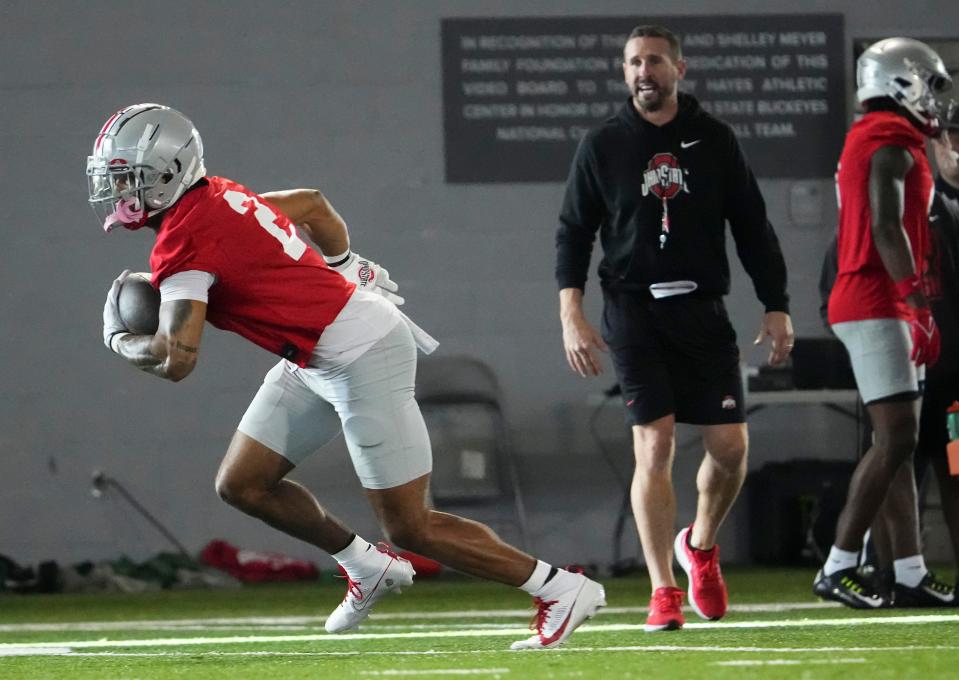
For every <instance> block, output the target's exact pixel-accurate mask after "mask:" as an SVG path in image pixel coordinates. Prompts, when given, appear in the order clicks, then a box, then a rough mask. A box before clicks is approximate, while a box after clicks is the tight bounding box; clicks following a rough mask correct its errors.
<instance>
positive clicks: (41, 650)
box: [0, 645, 959, 658]
mask: <svg viewBox="0 0 959 680" xmlns="http://www.w3.org/2000/svg"><path fill="white" fill-rule="evenodd" d="M504 651H509V650H505V649H458V650H435V649H425V650H420V651H415V650H399V651H397V650H393V651H385V650H382V651H380V650H369V651H359V650H349V651H339V652H266V651H245V652H223V651H218V650H211V651H200V652H197V651H191V652H172V651H162V652H72V651H70V649H69V648H65V647H33V648H30V649H12V650H10V651H9V652H2V651H0V657H2V656H27V655H29V656H48V655H54V654H69V655H70V656H82V657H146V658H150V657H164V658H175V657H182V656H188V657H191V658H192V657H198V656H200V657H242V656H254V657H300V656H302V657H348V656H457V655H489V654H501V653H503V652H504ZM914 651H932V652H955V651H959V646H957V645H953V646H949V645H910V646H902V647H720V646H714V645H693V646H689V645H627V646H619V647H559V648H557V649H554V650H552V651H551V652H550V653H554V654H559V653H564V654H577V653H583V652H684V653H685V652H705V653H707V654H717V653H720V654H733V653H735V654H745V653H751V654H825V653H831V652H845V653H851V652H857V653H878V652H914ZM515 653H516V654H528V653H536V652H515Z"/></svg>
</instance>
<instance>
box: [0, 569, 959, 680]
mask: <svg viewBox="0 0 959 680" xmlns="http://www.w3.org/2000/svg"><path fill="white" fill-rule="evenodd" d="M812 578H813V571H812V570H803V569H795V570H768V569H766V570H764V569H734V568H730V569H727V570H726V580H727V582H728V584H729V590H730V602H731V604H733V605H747V604H749V605H759V604H763V603H767V604H768V603H787V604H788V603H793V606H792V607H791V608H786V609H784V610H779V611H771V610H769V609H770V608H763V609H762V610H758V611H757V610H748V611H743V610H737V609H733V610H731V611H730V613H729V614H728V615H727V616H726V617H725V618H724V619H723V621H722V622H719V623H715V624H713V623H707V622H703V621H701V620H700V619H698V618H697V617H696V615H695V614H694V613H692V612H691V611H688V610H687V612H686V616H687V624H688V625H687V627H686V628H685V629H684V630H682V631H676V632H663V633H656V634H647V633H644V632H643V631H642V623H643V622H644V620H645V614H644V613H643V611H642V610H643V609H644V607H645V605H646V604H647V602H648V598H649V585H648V581H646V580H645V579H642V578H622V579H606V580H605V581H604V584H605V586H606V589H607V599H608V601H609V607H608V608H607V609H606V610H604V611H603V612H601V614H600V615H599V616H598V617H596V618H595V619H594V620H593V621H591V622H589V623H588V624H586V625H584V626H583V627H582V628H581V629H580V630H579V631H577V632H576V634H574V635H573V636H572V637H571V638H570V640H569V641H568V642H567V644H566V646H565V647H563V648H562V649H560V650H558V651H547V652H511V651H509V643H510V642H512V641H513V640H517V639H521V638H523V637H525V636H526V635H528V634H529V631H528V630H526V628H525V626H526V623H527V621H528V619H527V615H528V614H531V613H532V611H531V610H529V611H528V612H526V611H523V610H524V609H528V608H529V599H528V598H527V597H526V596H525V595H523V594H522V593H518V592H517V591H515V590H514V589H510V588H507V587H504V586H499V585H496V584H489V583H482V582H478V581H475V580H472V579H466V578H461V577H445V578H442V579H438V580H423V581H422V582H420V583H417V584H416V585H415V586H414V587H413V588H409V589H407V590H406V591H404V593H403V594H402V595H401V596H398V597H392V596H391V597H389V598H386V599H384V600H383V601H381V602H380V603H378V605H377V608H376V613H375V614H374V615H373V616H372V617H371V618H370V619H369V621H368V623H367V624H365V625H364V626H363V627H362V628H361V629H360V630H359V631H356V633H358V635H355V636H347V637H338V636H329V635H326V634H325V633H324V632H323V619H324V618H325V615H326V614H327V613H328V612H329V611H330V610H332V609H333V607H335V606H336V604H337V603H338V602H339V600H340V598H341V597H342V595H343V589H344V586H343V583H342V582H339V581H337V582H333V581H331V580H326V581H323V582H320V583H316V584H283V585H263V586H247V587H244V588H243V589H241V590H232V591H161V592H151V593H141V594H136V595H121V594H96V595H94V594H90V595H11V594H0V678H3V679H6V678H24V679H28V678H29V679H31V680H32V679H34V678H38V679H39V678H57V679H58V680H59V679H63V678H68V679H70V680H72V679H74V678H76V679H84V678H97V679H100V678H144V679H147V678H157V679H163V678H191V679H197V680H203V679H205V678H231V679H232V678H256V679H258V680H267V679H272V678H277V679H280V678H283V679H287V678H327V677H329V678H396V677H402V678H406V677H411V678H437V677H477V678H495V677H500V678H517V679H519V678H524V679H525V678H566V677H568V678H602V679H603V680H606V679H607V678H608V679H609V680H614V679H617V678H742V677H743V676H747V677H757V678H843V679H844V680H849V679H852V678H870V679H873V678H905V677H922V678H951V677H956V676H957V672H956V670H955V669H957V668H959V609H939V610H916V609H913V610H905V609H904V610H895V609H893V610H883V611H877V612H860V611H853V610H849V609H845V608H841V607H816V606H815V605H814V603H815V602H816V600H815V598H813V597H812V595H811V592H810V586H811V582H812ZM796 603H800V604H806V605H814V606H813V608H796ZM446 613H453V614H454V615H453V616H449V615H448V614H446ZM902 617H906V618H902ZM917 617H925V618H917ZM899 619H901V620H899ZM26 624H42V625H34V626H28V625H26ZM249 638H255V639H249ZM16 645H34V647H23V648H18V649H13V647H15V646H16ZM36 646H43V647H46V648H48V651H51V652H53V651H56V652H61V653H57V654H46V655H43V654H40V652H42V651H43V650H39V649H37V648H36ZM51 648H52V649H51ZM14 651H15V652H17V653H18V654H22V655H17V656H10V655H8V654H10V653H12V652H14ZM62 652H69V653H62ZM5 654H7V655H5Z"/></svg>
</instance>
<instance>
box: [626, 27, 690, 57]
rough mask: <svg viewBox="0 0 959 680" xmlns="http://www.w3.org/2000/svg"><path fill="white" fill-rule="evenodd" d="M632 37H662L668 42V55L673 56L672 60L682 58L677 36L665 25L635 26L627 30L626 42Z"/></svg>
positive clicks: (681, 49)
mask: <svg viewBox="0 0 959 680" xmlns="http://www.w3.org/2000/svg"><path fill="white" fill-rule="evenodd" d="M633 38H662V39H663V40H665V41H666V42H668V43H669V51H670V56H671V57H672V58H673V61H679V60H680V59H682V58H683V48H682V46H681V45H680V44H679V38H677V37H676V34H675V33H673V32H672V31H670V30H669V29H668V28H666V27H665V26H658V25H656V24H644V25H642V26H637V27H636V28H634V29H633V30H632V31H630V32H629V37H628V38H626V42H629V41H630V40H632V39H633Z"/></svg>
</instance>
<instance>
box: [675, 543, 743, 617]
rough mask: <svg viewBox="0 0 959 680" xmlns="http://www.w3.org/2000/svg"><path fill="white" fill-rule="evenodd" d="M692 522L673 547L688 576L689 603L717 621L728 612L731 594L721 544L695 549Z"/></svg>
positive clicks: (700, 614) (703, 614) (702, 615)
mask: <svg viewBox="0 0 959 680" xmlns="http://www.w3.org/2000/svg"><path fill="white" fill-rule="evenodd" d="M692 528H693V527H692V525H690V526H688V527H686V528H685V529H683V530H682V531H680V532H679V534H678V535H677V536H676V541H675V543H674V544H673V550H674V551H675V553H676V560H677V561H678V562H679V565H680V566H681V567H682V568H683V571H685V572H686V576H688V577H689V604H690V605H692V607H693V609H694V610H695V612H696V613H697V614H699V616H700V617H701V618H704V619H709V620H710V621H717V620H719V619H721V618H723V616H724V615H725V614H726V607H727V605H728V604H729V594H728V593H727V592H726V582H725V581H723V574H722V572H721V571H720V569H719V546H718V545H714V546H713V547H712V548H711V549H710V550H693V549H692V548H690V547H689V532H690V531H692Z"/></svg>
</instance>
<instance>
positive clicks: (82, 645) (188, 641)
mask: <svg viewBox="0 0 959 680" xmlns="http://www.w3.org/2000/svg"><path fill="white" fill-rule="evenodd" d="M957 622H959V614H920V615H914V616H868V617H867V616H863V617H855V618H853V617H850V618H840V619H818V620H817V619H805V620H800V621H735V622H727V623H723V622H704V623H689V624H686V626H685V627H686V628H687V629H694V630H699V629H728V630H732V629H742V628H753V629H756V628H814V627H819V626H876V625H918V624H932V623H957ZM642 627H643V626H642V624H633V623H612V624H604V625H603V624H601V625H596V624H592V625H589V624H588V625H584V626H582V627H581V628H580V629H579V631H578V632H577V640H581V639H582V638H583V635H584V634H588V633H610V632H624V631H625V632H638V631H640V630H642ZM525 635H528V631H525V630H523V629H517V628H516V627H514V626H513V625H506V626H503V627H502V628H496V629H489V628H484V629H468V630H427V631H423V630H418V631H411V632H405V633H401V632H392V633H346V634H343V635H329V634H322V635H243V636H239V635H225V636H222V637H195V638H192V637H179V638H152V639H142V640H106V639H100V640H77V641H73V642H62V641H57V642H14V643H3V644H0V654H2V653H3V652H4V651H5V650H9V649H17V650H21V649H31V648H49V647H54V646H55V647H69V648H71V649H111V648H121V649H123V648H129V647H187V646H190V647H192V646H200V645H233V644H261V643H276V642H294V643H295V642H328V643H333V644H336V643H338V642H343V641H347V640H350V641H352V640H400V639H406V640H411V639H427V638H428V639H438V638H479V637H504V636H510V637H512V636H517V637H518V638H522V637H523V636H525ZM636 649H637V650H643V649H650V648H649V647H646V646H643V645H640V646H637V647H636Z"/></svg>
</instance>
